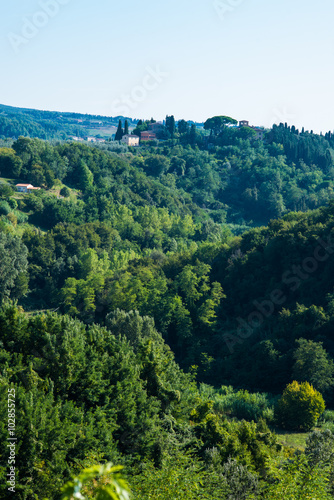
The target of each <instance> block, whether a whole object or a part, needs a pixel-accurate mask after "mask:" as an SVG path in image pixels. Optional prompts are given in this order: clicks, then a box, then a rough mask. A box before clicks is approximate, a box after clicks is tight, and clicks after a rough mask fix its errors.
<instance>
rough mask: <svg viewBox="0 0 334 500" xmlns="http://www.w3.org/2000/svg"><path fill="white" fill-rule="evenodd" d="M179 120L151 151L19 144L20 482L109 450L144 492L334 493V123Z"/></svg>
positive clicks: (53, 489) (3, 171) (11, 266)
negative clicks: (318, 126)
mask: <svg viewBox="0 0 334 500" xmlns="http://www.w3.org/2000/svg"><path fill="white" fill-rule="evenodd" d="M167 118H169V119H168V120H166V129H165V130H164V134H165V138H164V139H163V140H155V141H152V142H148V143H145V144H143V143H142V144H141V146H140V147H138V148H128V147H127V146H126V145H124V144H121V143H118V142H117V141H114V142H112V143H108V144H106V145H99V146H88V145H82V144H76V143H73V142H66V141H53V142H52V143H50V142H47V141H43V140H40V139H31V138H28V137H20V138H18V139H17V140H15V141H13V140H9V139H4V140H3V141H2V144H1V146H2V147H0V180H1V183H0V262H1V272H0V304H1V310H0V358H1V365H0V366H1V371H0V377H1V382H2V383H1V386H0V387H1V388H0V391H1V401H2V404H1V408H2V410H1V411H2V413H3V418H2V419H1V422H5V416H6V414H7V409H6V408H7V391H8V389H10V388H11V387H14V388H15V391H16V434H17V436H18V443H17V448H16V452H17V460H18V461H17V464H16V466H17V474H18V476H17V492H18V498H21V499H27V500H28V499H29V500H30V499H35V498H49V499H58V498H60V493H59V492H60V488H61V486H62V485H63V484H64V483H65V482H66V481H67V480H68V479H69V478H70V477H71V475H73V474H78V473H79V472H80V471H81V470H82V469H83V468H85V467H88V466H91V465H92V464H96V463H104V462H108V461H111V462H113V463H116V464H122V465H124V466H125V474H126V477H127V480H128V482H129V484H130V486H131V488H132V490H133V498H138V499H140V500H144V499H145V500H146V499H147V498H152V499H153V498H154V499H156V498H161V499H163V500H167V499H168V500H169V499H183V498H184V499H192V498H194V499H195V498H203V499H217V500H218V499H236V498H240V499H243V498H266V499H267V498H268V499H280V498H287V499H288V498H291V499H292V498H310V499H311V498H317V499H326V498H332V496H331V495H332V494H333V492H334V479H333V478H334V473H333V470H334V466H333V457H334V423H333V422H334V413H333V412H332V410H333V409H334V397H333V394H334V392H333V391H334V360H333V359H334V343H333V336H332V329H333V324H334V289H333V286H334V282H333V278H332V276H333V270H334V201H333V200H332V199H333V178H334V156H333V153H334V149H332V148H333V146H334V139H333V137H332V135H331V134H330V133H328V134H326V136H322V135H316V134H313V133H312V132H305V131H304V130H303V131H301V132H299V131H298V130H296V129H295V128H294V127H292V128H289V127H287V126H284V125H280V126H274V127H273V129H271V130H268V131H266V132H265V138H264V139H263V140H258V139H256V137H255V136H254V131H253V129H251V128H248V127H236V126H235V127H234V126H231V123H232V122H230V124H229V125H227V120H226V118H228V117H220V118H221V119H210V120H208V121H207V122H206V123H205V124H204V129H203V130H198V129H196V127H195V126H194V125H193V126H189V124H187V123H186V122H185V121H184V120H182V121H180V122H179V123H178V124H177V125H175V121H174V120H172V119H171V118H170V117H167ZM215 118H217V117H215ZM218 118H219V117H218ZM230 120H231V119H230ZM147 123H148V122H141V123H139V125H138V126H139V127H144V128H145V127H146V126H147ZM22 182H23V183H30V184H33V185H34V186H39V187H41V188H42V189H41V190H39V191H34V192H31V193H30V194H22V193H18V192H17V191H16V189H15V185H16V184H17V183H22ZM310 384H311V385H310ZM325 404H326V406H327V410H326V411H325V413H324V409H325ZM319 417H320V419H319ZM315 428H316V430H314V429H315ZM287 431H294V432H298V433H309V432H310V434H309V435H308V436H307V435H306V434H305V439H304V446H303V448H302V449H303V451H302V452H301V451H300V452H296V449H295V447H290V446H288V445H285V444H284V443H283V444H282V440H281V439H280V438H279V436H280V433H283V432H287ZM312 431H313V432H312ZM0 434H1V438H2V441H3V442H5V441H6V439H7V428H6V427H5V426H4V425H2V427H0ZM305 443H306V444H305ZM7 459H8V457H7V454H6V450H5V452H4V451H1V454H0V460H1V462H0V475H1V478H2V482H1V484H2V486H1V487H2V488H3V489H2V490H0V491H2V492H3V494H5V493H4V492H5V477H6V474H7ZM95 486H96V484H95ZM92 487H93V483H92V484H90V485H88V490H90V489H91V488H92ZM289 495H290V496H289ZM303 495H304V496H303ZM88 498H93V496H88Z"/></svg>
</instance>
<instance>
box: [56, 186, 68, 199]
mask: <svg viewBox="0 0 334 500" xmlns="http://www.w3.org/2000/svg"><path fill="white" fill-rule="evenodd" d="M59 194H60V196H64V198H68V197H69V196H70V194H71V191H70V189H69V188H68V187H66V186H65V187H63V188H62V189H61V190H60V192H59Z"/></svg>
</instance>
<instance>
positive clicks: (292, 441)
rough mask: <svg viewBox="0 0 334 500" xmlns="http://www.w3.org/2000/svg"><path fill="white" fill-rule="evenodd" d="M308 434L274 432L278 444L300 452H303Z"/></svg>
mask: <svg viewBox="0 0 334 500" xmlns="http://www.w3.org/2000/svg"><path fill="white" fill-rule="evenodd" d="M308 434H309V433H308V432H287V431H282V430H280V431H276V435H277V441H278V442H279V444H281V445H283V446H285V447H288V448H295V449H296V450H300V451H304V450H305V445H306V440H307V437H308Z"/></svg>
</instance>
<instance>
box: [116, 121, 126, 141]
mask: <svg viewBox="0 0 334 500" xmlns="http://www.w3.org/2000/svg"><path fill="white" fill-rule="evenodd" d="M123 135H124V132H123V128H122V121H121V120H119V122H118V128H117V131H116V134H115V141H120V140H121V139H122V137H123Z"/></svg>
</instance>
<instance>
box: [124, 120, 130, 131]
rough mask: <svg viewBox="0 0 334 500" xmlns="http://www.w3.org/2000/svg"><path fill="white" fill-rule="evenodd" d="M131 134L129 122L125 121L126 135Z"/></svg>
mask: <svg viewBox="0 0 334 500" xmlns="http://www.w3.org/2000/svg"><path fill="white" fill-rule="evenodd" d="M128 134H129V122H128V120H125V123H124V135H128Z"/></svg>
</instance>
